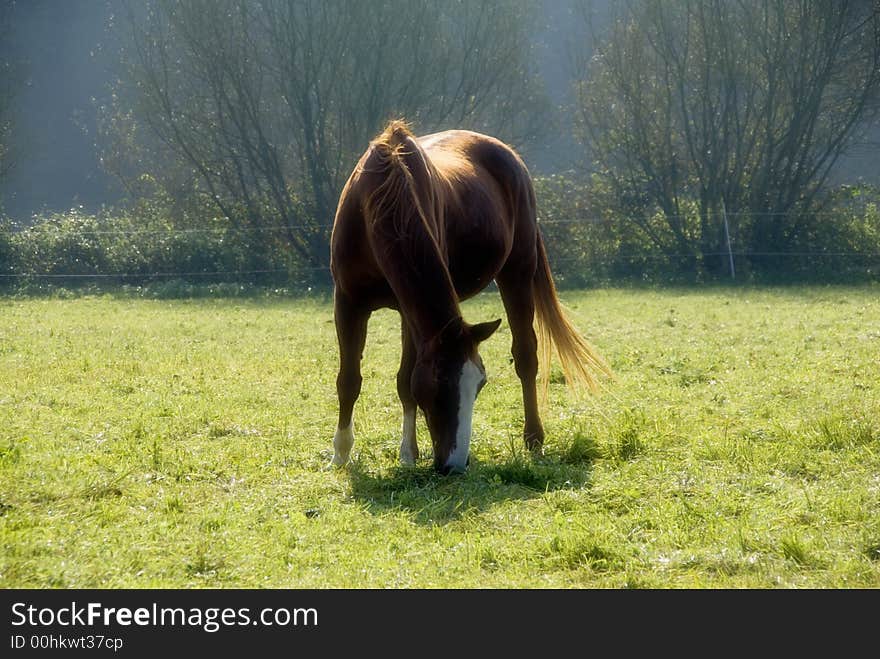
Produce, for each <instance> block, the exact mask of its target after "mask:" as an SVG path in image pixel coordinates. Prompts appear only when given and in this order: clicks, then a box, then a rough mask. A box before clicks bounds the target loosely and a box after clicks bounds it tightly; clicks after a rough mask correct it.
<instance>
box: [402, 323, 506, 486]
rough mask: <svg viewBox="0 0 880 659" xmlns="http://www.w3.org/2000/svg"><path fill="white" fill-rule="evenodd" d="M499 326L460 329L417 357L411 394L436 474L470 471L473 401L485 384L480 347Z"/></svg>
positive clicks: (442, 335)
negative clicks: (425, 426)
mask: <svg viewBox="0 0 880 659" xmlns="http://www.w3.org/2000/svg"><path fill="white" fill-rule="evenodd" d="M500 324H501V319H498V320H495V321H491V322H488V323H480V324H479V325H468V324H467V323H464V322H461V323H457V324H455V325H453V326H450V327H448V328H447V329H446V330H445V331H443V332H441V333H440V335H439V336H437V337H435V338H434V339H432V340H431V341H429V342H428V343H427V344H426V345H425V346H423V347H422V349H421V350H420V351H419V355H418V359H417V361H416V364H415V367H414V368H413V373H412V381H411V387H412V393H413V396H414V397H415V399H416V402H417V403H418V405H419V407H421V408H422V411H423V412H424V413H425V420H426V421H427V424H428V430H429V431H430V433H431V442H432V443H433V445H434V469H436V470H437V471H439V472H440V473H443V474H448V473H451V472H458V473H460V472H463V471H464V470H465V469H466V468H467V464H468V453H469V450H470V442H471V421H472V417H473V412H474V401H475V400H476V398H477V394H478V393H479V392H480V389H482V388H483V385H484V384H486V369H485V368H483V360H482V359H480V355H479V353H478V352H477V347H478V346H479V344H480V343H481V342H482V341H485V340H486V339H488V338H489V337H490V336H491V335H492V333H493V332H494V331H495V330H497V329H498V326H499V325H500Z"/></svg>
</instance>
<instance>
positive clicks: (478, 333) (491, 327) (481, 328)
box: [471, 318, 501, 343]
mask: <svg viewBox="0 0 880 659" xmlns="http://www.w3.org/2000/svg"><path fill="white" fill-rule="evenodd" d="M499 325H501V319H500V318H499V319H498V320H490V321H489V322H487V323H479V324H477V325H471V337H473V339H474V341H476V342H477V343H482V342H483V341H485V340H486V339H488V338H489V337H490V336H492V335H493V334H494V333H495V330H497V329H498V326H499Z"/></svg>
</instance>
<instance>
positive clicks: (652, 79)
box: [579, 0, 880, 274]
mask: <svg viewBox="0 0 880 659" xmlns="http://www.w3.org/2000/svg"><path fill="white" fill-rule="evenodd" d="M878 36H880V14H878V13H877V12H876V10H875V9H872V7H871V3H866V2H860V1H858V0H847V1H844V2H840V1H831V0H823V1H821V2H801V1H799V0H771V1H769V2H765V3H763V4H761V3H758V4H755V3H747V2H745V3H731V2H726V1H724V0H674V1H667V0H648V1H646V2H641V3H633V4H628V5H626V6H625V8H624V9H623V10H622V11H621V12H620V13H619V14H618V15H617V16H616V17H615V20H614V21H613V24H612V28H611V30H610V32H609V34H608V35H607V36H606V38H604V39H603V40H602V42H601V44H600V46H599V47H598V49H597V52H596V54H595V56H594V57H593V58H592V60H590V61H589V63H588V64H585V71H584V73H583V75H582V77H583V83H582V85H581V87H580V97H579V98H580V107H581V114H580V126H581V134H582V138H583V140H584V142H585V144H586V145H587V147H588V149H589V154H590V157H591V158H592V159H594V160H595V163H596V168H597V172H598V174H599V176H600V177H601V178H602V180H603V181H604V183H605V184H606V185H608V186H609V187H610V189H611V190H612V191H613V193H614V195H615V196H616V197H617V198H618V199H619V205H620V206H622V207H625V208H627V209H628V210H629V211H630V212H629V213H628V214H627V217H628V218H629V220H630V221H631V222H632V223H633V224H634V229H636V230H638V231H641V232H643V233H644V234H645V236H646V238H648V239H649V240H650V241H651V242H652V243H654V244H655V245H657V247H658V248H659V249H660V250H661V251H662V252H664V253H669V254H676V255H683V258H684V262H683V263H682V264H681V267H682V268H683V269H685V270H688V271H690V272H692V273H697V272H698V271H700V270H703V271H705V272H708V273H709V274H717V273H720V272H723V271H724V269H725V259H724V252H725V244H726V240H727V232H728V228H727V227H726V226H725V220H724V218H725V216H727V217H728V220H729V222H728V224H729V231H730V232H734V233H736V234H737V236H738V237H739V239H740V241H741V242H742V243H743V244H744V245H745V246H746V248H747V249H748V250H749V251H752V252H768V251H769V252H781V251H787V250H791V249H792V248H793V247H794V246H795V245H796V244H797V243H798V241H799V239H800V236H802V234H803V233H804V229H805V224H809V223H810V222H811V220H812V218H813V217H814V215H813V214H814V213H815V212H817V211H821V210H824V209H823V208H822V207H821V203H822V193H823V191H824V190H825V187H826V183H827V181H828V178H829V175H830V173H831V172H832V170H833V168H834V165H835V164H836V162H837V161H838V159H839V157H840V156H841V155H842V154H843V153H845V152H846V151H847V149H848V148H850V147H851V146H852V145H853V144H854V143H856V142H857V141H858V139H859V138H860V132H861V130H862V129H863V128H864V127H865V126H866V125H867V122H868V120H870V119H871V118H872V117H875V116H876V112H877V108H878V104H877V101H878V98H880V38H878Z"/></svg>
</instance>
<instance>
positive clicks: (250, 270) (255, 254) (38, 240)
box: [0, 199, 315, 290]
mask: <svg viewBox="0 0 880 659" xmlns="http://www.w3.org/2000/svg"><path fill="white" fill-rule="evenodd" d="M176 210H177V211H178V212H180V213H181V214H180V215H179V216H178V215H174V214H172V213H173V212H174V211H173V209H172V208H171V205H170V202H168V200H164V201H163V200H162V199H153V200H144V199H142V200H140V201H139V202H138V203H137V204H136V205H135V206H133V207H132V208H130V209H127V210H113V209H109V210H104V211H102V212H101V213H98V214H94V215H92V214H87V213H84V212H82V211H81V210H79V209H71V210H70V211H68V212H65V213H53V214H50V215H47V216H45V217H41V218H38V220H37V221H35V222H34V223H33V224H32V225H30V226H28V227H25V228H22V229H20V230H18V231H14V232H13V231H10V230H9V228H8V227H9V225H8V224H7V225H6V226H7V229H6V231H3V230H0V259H2V260H0V263H3V264H4V266H5V267H6V268H7V269H8V270H9V271H11V272H15V273H19V274H25V275H27V274H33V275H36V276H34V277H31V278H28V277H23V278H20V279H19V280H18V284H19V285H20V286H23V287H24V288H25V289H29V288H33V287H34V286H35V285H38V284H45V283H46V282H52V283H54V284H62V285H65V286H74V287H76V286H83V285H93V284H95V283H96V282H106V283H108V284H111V285H113V286H118V285H119V284H143V283H147V282H156V281H157V280H158V281H165V282H169V281H172V280H173V281H178V282H202V283H217V282H235V283H244V284H246V283H260V284H264V285H265V284H272V283H276V282H283V283H287V284H297V285H300V286H307V285H308V284H310V283H311V282H312V281H313V279H314V274H315V273H313V272H311V271H308V270H304V269H303V268H302V267H301V266H300V265H299V263H298V262H297V261H296V260H295V259H293V258H292V257H291V254H290V252H289V249H288V248H287V246H286V244H285V243H284V242H283V241H281V240H278V238H277V231H276V232H273V231H271V230H266V231H244V230H242V229H241V228H239V227H236V226H234V225H233V224H232V223H231V222H229V221H228V220H227V219H226V218H223V217H218V216H217V215H216V214H211V213H209V212H208V209H205V208H190V209H179V208H178V209H176ZM190 213H196V214H197V217H198V224H197V225H196V226H193V222H192V220H191V219H190V218H191V216H190ZM4 246H5V250H6V253H8V254H9V256H8V257H7V259H8V260H6V259H3V256H4ZM6 263H8V264H9V265H6ZM36 290H39V286H37V288H36Z"/></svg>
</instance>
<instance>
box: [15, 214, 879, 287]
mask: <svg viewBox="0 0 880 659" xmlns="http://www.w3.org/2000/svg"><path fill="white" fill-rule="evenodd" d="M784 215H786V214H785V213H763V214H755V213H745V212H743V213H738V212H730V213H726V217H729V218H734V219H735V218H743V217H746V218H754V217H756V216H768V217H770V216H784ZM810 215H811V216H813V217H836V216H839V215H840V212H839V211H836V212H830V211H829V212H815V213H811V214H810ZM656 217H657V216H654V215H652V216H647V215H646V216H641V217H635V216H634V217H628V218H626V219H628V220H645V221H648V220H653V219H656ZM664 217H666V216H664ZM677 217H679V218H682V219H684V218H691V219H692V215H680V216H677ZM615 221H619V219H617V218H611V217H608V216H579V217H577V218H548V219H542V220H541V221H540V222H539V226H543V227H547V228H551V227H557V226H574V225H582V226H589V225H597V224H609V223H613V222H615ZM32 229H33V230H35V231H36V232H37V233H40V232H42V233H44V234H46V233H48V234H51V233H52V232H53V231H56V230H57V231H58V232H59V234H60V235H63V236H64V238H65V239H68V240H70V239H90V238H101V237H114V236H118V237H130V238H137V237H155V236H162V237H165V238H169V239H170V238H179V237H185V236H205V235H207V236H210V235H214V236H236V235H250V234H272V233H281V234H290V233H291V232H301V231H309V232H324V233H325V234H329V232H330V230H331V229H332V225H330V224H311V223H303V224H272V225H263V226H202V227H184V228H177V227H171V226H167V227H158V228H112V227H111V228H74V227H70V226H63V224H60V223H59V224H55V223H43V224H41V225H38V226H36V227H17V230H15V231H14V232H13V233H15V234H22V233H25V232H28V231H30V230H32ZM550 235H551V239H550V240H547V235H545V242H546V243H547V244H548V251H549V252H550V256H551V267H553V268H554V273H555V274H556V275H557V277H559V278H565V277H566V276H568V277H569V278H570V275H572V274H573V273H572V272H571V271H570V270H571V267H572V266H576V265H577V266H582V268H581V270H582V271H583V270H585V269H589V268H596V267H602V266H610V265H616V266H617V271H616V272H617V274H620V272H619V271H620V268H625V267H626V265H627V264H631V265H632V266H633V267H635V266H637V265H638V264H644V263H654V264H655V266H657V267H659V266H661V265H662V264H663V263H664V262H667V263H669V264H670V265H671V264H674V263H676V262H681V261H683V260H687V259H691V260H694V259H697V260H705V259H709V258H716V259H729V268H728V269H729V275H730V276H731V277H733V276H734V275H735V272H736V270H735V268H734V264H735V262H737V261H739V262H742V261H743V260H746V261H752V262H756V261H759V260H761V259H763V260H765V262H766V261H768V260H776V262H778V263H779V264H781V265H780V266H779V267H780V268H781V269H785V267H786V266H785V263H786V262H789V263H790V262H792V261H793V260H800V261H801V267H803V266H804V265H805V264H806V265H807V266H809V260H811V259H813V260H816V261H818V260H823V261H827V260H829V259H836V260H837V261H838V262H840V263H845V262H847V261H848V262H849V263H850V264H851V265H852V266H853V267H855V268H856V269H858V270H859V271H860V272H864V273H865V274H867V275H868V276H869V277H873V278H876V277H877V276H878V274H880V251H871V250H865V251H847V250H840V249H814V250H810V249H793V250H789V251H782V250H750V249H741V248H735V247H734V245H735V243H736V242H737V241H736V240H731V238H730V236H729V235H728V236H727V249H726V250H719V251H711V252H696V253H685V252H665V251H661V250H657V249H654V250H650V251H648V250H646V251H644V252H640V253H625V252H624V253H621V252H613V253H597V252H596V250H595V249H593V246H591V245H582V244H577V242H576V241H575V242H571V241H572V238H571V236H565V237H564V241H565V242H563V243H560V244H554V241H553V238H552V234H550ZM62 248H63V247H62ZM69 260H70V261H73V259H69ZM271 260H272V259H264V262H266V263H267V267H251V268H248V267H245V268H242V267H230V268H224V269H220V268H217V267H216V266H215V267H213V268H211V267H209V266H206V267H205V268H204V269H196V268H183V269H181V268H170V269H168V270H160V269H157V268H155V267H153V268H146V269H145V267H144V266H143V264H140V265H141V267H129V268H128V269H125V267H124V265H125V264H124V263H122V264H120V263H117V267H118V268H119V269H118V271H113V268H105V270H108V271H99V270H100V268H99V267H96V266H94V264H92V265H90V264H88V263H83V262H79V263H77V268H76V270H77V271H73V270H72V269H71V270H69V271H63V270H60V269H59V268H58V267H57V265H58V263H57V262H56V263H55V264H54V265H55V267H52V268H43V269H36V268H35V269H31V270H22V269H15V268H4V263H3V262H2V252H0V283H3V282H15V281H33V280H46V281H55V282H58V281H70V282H76V281H89V280H95V281H105V282H113V281H118V282H128V281H139V282H152V281H157V280H172V279H181V280H196V281H210V280H223V281H235V280H238V279H243V280H248V281H267V280H270V279H271V280H272V281H275V282H286V283H289V284H302V283H306V282H307V281H308V280H314V279H322V278H323V279H324V280H325V281H329V274H330V273H329V268H328V267H326V266H303V265H296V266H295V267H274V266H273V265H272V264H271V263H270V261H271ZM805 260H807V261H806V262H805ZM60 262H61V263H64V262H65V259H64V258H60ZM251 262H252V263H253V261H251ZM129 265H134V264H133V263H130V264H129ZM671 267H672V266H671ZM89 269H91V270H92V271H83V270H89ZM606 269H607V268H606ZM4 270H5V271H4ZM718 270H719V273H718V275H719V277H723V276H724V274H725V273H724V272H723V270H724V268H718ZM582 271H581V272H578V273H574V274H583V272H582ZM633 274H638V273H636V272H634V273H633Z"/></svg>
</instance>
